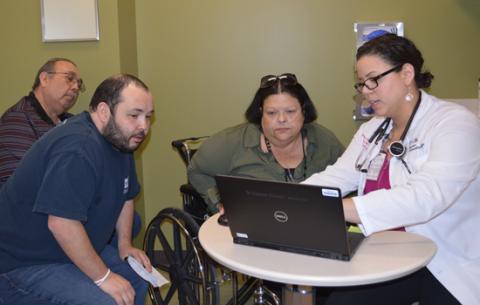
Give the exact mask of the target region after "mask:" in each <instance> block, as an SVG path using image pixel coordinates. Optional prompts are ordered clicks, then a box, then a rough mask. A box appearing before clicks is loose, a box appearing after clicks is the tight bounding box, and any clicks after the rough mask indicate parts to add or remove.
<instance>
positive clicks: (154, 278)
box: [127, 256, 170, 287]
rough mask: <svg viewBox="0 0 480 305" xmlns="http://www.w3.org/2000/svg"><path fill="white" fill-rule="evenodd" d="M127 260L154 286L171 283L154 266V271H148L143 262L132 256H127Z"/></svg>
mask: <svg viewBox="0 0 480 305" xmlns="http://www.w3.org/2000/svg"><path fill="white" fill-rule="evenodd" d="M127 262H128V264H129V265H130V267H132V269H133V270H134V271H135V272H136V273H137V274H138V275H140V276H141V277H142V278H143V279H144V280H145V281H147V282H149V283H150V284H151V285H152V286H153V287H162V286H163V285H165V284H167V283H170V282H169V281H168V280H167V279H166V278H165V277H164V276H163V275H161V274H160V273H159V272H158V271H157V269H155V268H153V267H152V272H148V271H147V269H145V268H144V267H143V266H142V264H140V263H139V262H138V261H137V260H136V259H135V258H133V257H131V256H129V257H127Z"/></svg>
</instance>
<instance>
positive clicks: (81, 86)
mask: <svg viewBox="0 0 480 305" xmlns="http://www.w3.org/2000/svg"><path fill="white" fill-rule="evenodd" d="M47 73H48V74H62V75H65V79H66V80H67V81H68V84H69V85H72V84H73V83H76V84H77V85H78V89H79V90H80V92H84V91H85V89H86V88H85V84H84V83H83V80H82V79H81V78H77V77H76V76H75V74H73V73H71V72H47Z"/></svg>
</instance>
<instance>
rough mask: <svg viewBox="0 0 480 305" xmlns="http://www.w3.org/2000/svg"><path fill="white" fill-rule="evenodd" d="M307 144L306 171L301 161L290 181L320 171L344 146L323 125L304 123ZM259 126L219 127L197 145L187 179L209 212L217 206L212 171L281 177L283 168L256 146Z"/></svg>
mask: <svg viewBox="0 0 480 305" xmlns="http://www.w3.org/2000/svg"><path fill="white" fill-rule="evenodd" d="M304 127H305V130H306V137H307V139H308V146H307V149H306V151H305V154H306V158H305V159H306V172H305V170H304V164H305V163H304V162H305V160H304V161H303V162H301V163H300V164H299V165H298V166H297V168H295V171H294V175H293V178H294V182H300V181H302V180H304V179H305V178H308V177H310V176H311V175H312V174H314V173H318V172H320V171H323V170H324V169H325V168H326V167H327V165H330V164H333V163H334V162H335V161H336V160H337V158H338V157H339V156H340V155H341V154H342V153H343V150H344V147H343V145H342V144H341V143H340V141H339V140H338V139H337V138H336V137H335V135H334V134H333V133H332V132H331V131H330V130H328V129H326V128H325V127H323V126H321V125H319V124H316V123H310V124H305V126H304ZM260 135H261V132H260V129H259V126H257V125H254V124H251V123H244V124H241V125H237V126H234V127H230V128H227V129H225V130H222V131H220V132H218V133H216V134H214V135H213V136H211V137H210V138H208V139H207V140H205V142H204V143H202V145H201V146H200V148H199V149H198V151H197V152H196V153H195V154H194V156H193V158H192V162H191V163H190V166H189V168H188V179H189V182H190V183H191V184H192V185H193V187H194V188H195V189H196V190H197V192H199V193H200V195H201V196H202V197H203V199H204V200H205V202H206V203H207V205H208V208H209V210H210V211H211V212H215V211H216V210H217V208H216V205H217V203H218V202H219V201H220V197H219V195H218V190H217V187H216V184H215V179H214V177H215V175H217V174H223V175H232V176H242V177H250V178H257V179H264V180H275V181H285V180H286V179H285V169H284V168H283V167H282V166H281V165H280V164H278V163H277V162H276V161H275V158H274V157H273V155H272V154H271V153H269V152H266V153H265V152H263V151H262V149H261V146H260Z"/></svg>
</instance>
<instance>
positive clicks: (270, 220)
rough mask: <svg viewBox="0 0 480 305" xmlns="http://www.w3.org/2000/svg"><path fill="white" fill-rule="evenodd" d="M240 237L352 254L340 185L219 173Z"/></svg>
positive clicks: (231, 221) (291, 247)
mask: <svg viewBox="0 0 480 305" xmlns="http://www.w3.org/2000/svg"><path fill="white" fill-rule="evenodd" d="M215 179H216V182H217V186H218V189H219V192H220V198H221V202H222V203H223V205H224V208H225V214H226V216H227V218H228V221H229V226H230V230H231V233H232V236H233V238H234V241H235V242H236V243H242V244H248V245H254V246H261V247H268V248H273V249H279V250H284V251H292V252H298V253H304V254H309V255H316V256H324V257H329V258H336V259H343V260H349V259H350V257H351V251H350V248H349V245H348V239H347V231H346V226H345V219H344V216H343V206H342V199H341V192H340V190H339V189H337V188H332V187H321V186H312V185H306V184H293V183H286V182H274V181H265V180H258V179H251V178H242V177H232V176H222V175H218V176H216V177H215Z"/></svg>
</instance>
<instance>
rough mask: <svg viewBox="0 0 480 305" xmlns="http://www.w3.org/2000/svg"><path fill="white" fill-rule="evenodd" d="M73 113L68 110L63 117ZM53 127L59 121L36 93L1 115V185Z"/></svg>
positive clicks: (24, 98)
mask: <svg viewBox="0 0 480 305" xmlns="http://www.w3.org/2000/svg"><path fill="white" fill-rule="evenodd" d="M70 116H72V115H71V114H69V113H66V114H63V115H62V116H61V117H60V119H61V120H64V119H66V118H68V117H70ZM53 127H55V124H54V123H53V121H52V120H51V119H50V118H49V117H48V115H47V114H46V113H45V111H44V110H43V108H42V106H41V105H40V103H39V101H38V100H37V98H36V97H35V95H34V94H33V92H30V94H29V95H28V96H24V97H23V98H22V99H20V101H18V103H16V104H15V105H13V106H12V107H10V108H9V109H8V110H7V111H6V112H5V113H4V114H3V116H2V117H1V118H0V187H1V186H3V184H4V183H5V182H6V181H7V180H8V178H9V177H10V176H11V175H12V174H13V172H14V171H15V169H16V168H17V165H18V163H19V162H20V160H21V159H22V158H23V156H24V155H25V153H26V152H27V151H28V149H30V147H31V146H32V145H33V143H35V141H37V140H38V139H39V138H40V137H41V136H42V135H43V134H44V133H46V132H47V131H49V130H50V129H52V128H53Z"/></svg>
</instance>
